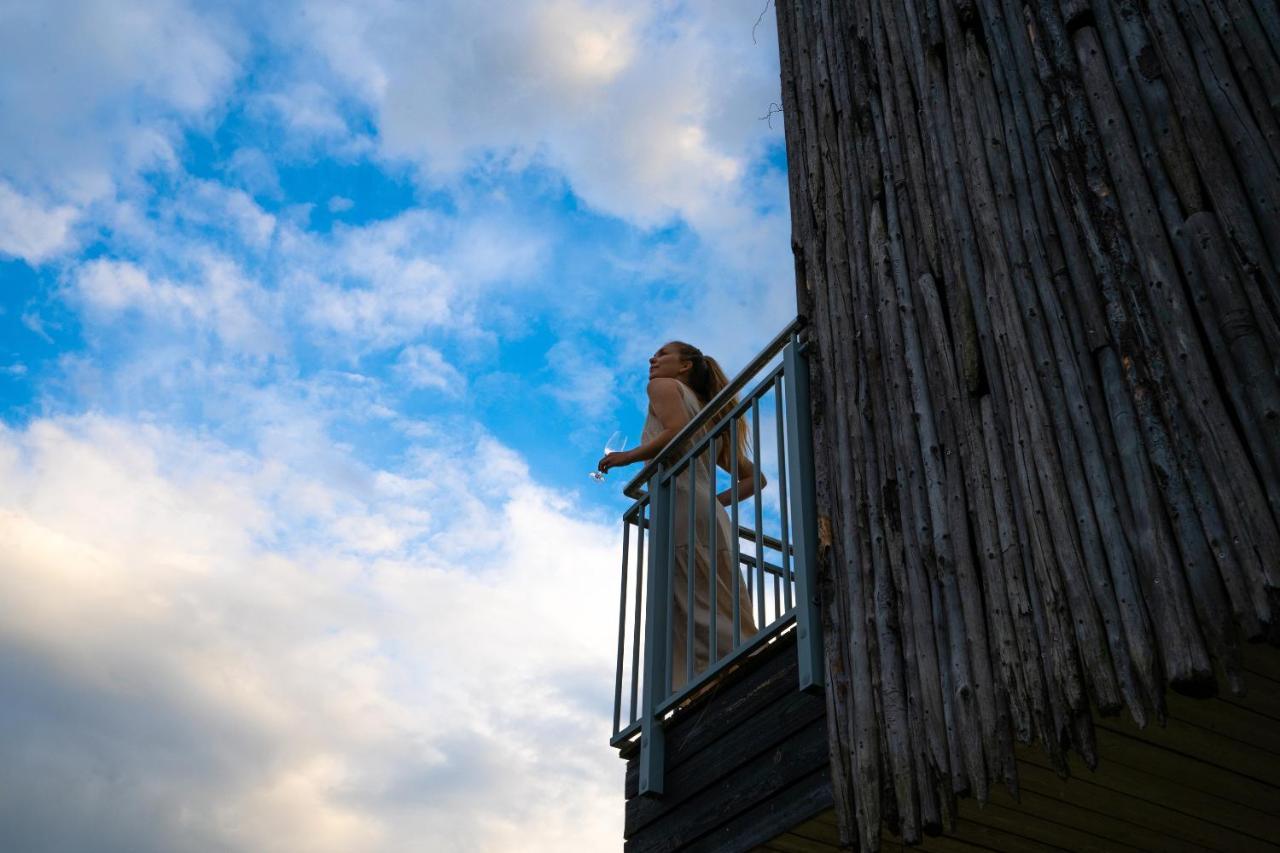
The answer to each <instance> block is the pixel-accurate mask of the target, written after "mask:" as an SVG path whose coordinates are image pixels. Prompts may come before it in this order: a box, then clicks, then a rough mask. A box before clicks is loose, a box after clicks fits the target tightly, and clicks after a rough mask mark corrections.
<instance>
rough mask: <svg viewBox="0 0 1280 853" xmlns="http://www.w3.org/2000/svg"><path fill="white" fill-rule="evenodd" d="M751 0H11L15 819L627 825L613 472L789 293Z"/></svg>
mask: <svg viewBox="0 0 1280 853" xmlns="http://www.w3.org/2000/svg"><path fill="white" fill-rule="evenodd" d="M760 5H761V4H758V3H750V4H748V3H744V2H742V0H723V2H721V0H694V2H689V3H681V2H652V3H645V4H637V3H635V2H628V1H627V0H599V2H596V0H530V2H524V0H504V2H502V3H499V4H485V3H474V2H464V0H428V2H399V0H353V2H343V0H313V1H312V2H301V3H297V2H283V1H282V2H272V3H267V4H258V3H250V2H221V3H201V2H194V0H192V2H189V0H71V1H70V2H61V0H56V1H55V0H0V696H2V697H3V698H2V699H0V849H4V850H15V851H32V853H35V852H36V851H86V850H93V851H103V853H109V851H121V853H124V852H125V851H129V853H147V851H266V852H267V853H273V852H274V851H281V853H291V851H299V852H300V853H301V851H306V853H317V852H318V853H323V851H341V852H342V853H347V851H405V850H458V851H509V850H510V851H516V850H518V851H566V850H586V851H596V850H601V851H605V850H617V849H620V847H621V826H622V769H623V765H622V763H621V762H620V761H619V760H618V759H617V757H616V755H615V754H614V753H613V752H612V751H611V750H610V749H609V747H608V744H607V741H608V737H609V733H610V722H611V721H610V714H611V692H612V684H613V655H614V649H613V645H612V644H613V637H615V636H616V634H615V630H616V629H615V625H614V619H615V614H616V607H617V590H616V583H617V573H618V565H617V559H616V554H617V551H618V547H619V541H620V530H619V525H618V514H619V512H620V510H621V509H622V508H623V506H624V503H623V501H622V498H621V497H620V496H619V494H618V487H619V485H620V483H621V481H622V479H623V477H621V476H616V475H615V477H613V478H611V483H610V485H609V486H607V487H599V486H597V485H595V484H594V483H592V482H591V481H589V480H588V479H587V477H586V476H585V474H586V471H587V470H588V469H589V468H590V467H592V466H593V465H594V462H595V460H596V459H597V458H598V457H599V455H600V449H601V447H600V446H601V444H602V443H603V441H604V439H605V438H607V437H608V435H609V434H610V433H611V432H612V431H613V430H615V429H619V428H622V429H624V430H625V431H627V432H628V433H629V434H630V435H631V438H632V441H633V442H634V440H635V438H636V436H637V434H638V432H639V427H640V422H641V420H642V418H643V403H644V399H643V398H644V393H643V388H644V377H645V358H646V357H647V355H648V354H649V353H650V352H651V351H652V350H653V349H654V348H655V347H656V346H657V345H659V344H661V343H662V342H663V341H664V340H666V339H669V338H671V337H676V336H679V337H683V338H687V339H690V340H693V341H695V342H697V343H700V344H701V345H702V346H703V348H704V349H706V350H707V351H709V352H712V353H713V354H717V355H719V356H722V360H723V361H724V362H725V363H726V366H727V367H728V368H729V369H730V370H731V371H732V370H733V369H735V368H736V367H738V366H740V365H741V364H742V363H743V362H744V361H745V360H746V359H747V358H748V357H749V356H750V355H751V354H753V353H754V352H755V351H756V350H757V349H758V348H759V347H760V346H762V345H763V343H765V342H766V341H767V340H768V339H769V338H770V337H772V335H773V333H774V332H776V331H777V329H778V328H779V327H781V326H782V325H783V324H784V323H785V321H786V320H787V319H788V318H789V317H790V315H791V314H792V313H793V311H794V303H793V296H792V293H793V289H792V287H793V285H792V271H791V261H790V252H789V249H788V224H787V208H786V205H787V199H786V177H785V162H784V157H783V139H782V129H781V122H780V121H779V120H778V118H777V117H776V116H775V117H774V119H773V120H772V122H771V123H770V122H768V121H763V120H761V117H762V116H765V115H766V114H767V113H768V112H769V110H770V105H771V103H773V102H776V101H778V100H779V94H778V92H779V84H778V70H777V47H776V40H775V38H776V37H775V31H774V26H773V19H772V10H771V9H770V10H769V11H768V12H767V13H766V14H764V15H763V17H762V18H761V19H760V20H759V22H758V23H757V16H759V15H760V13H761V9H760V8H759V6H760ZM753 30H754V32H753ZM633 470H634V469H633Z"/></svg>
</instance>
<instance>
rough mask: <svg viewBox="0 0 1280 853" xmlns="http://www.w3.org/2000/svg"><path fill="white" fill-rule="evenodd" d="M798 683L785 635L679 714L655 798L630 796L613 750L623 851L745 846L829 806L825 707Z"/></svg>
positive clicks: (633, 763)
mask: <svg viewBox="0 0 1280 853" xmlns="http://www.w3.org/2000/svg"><path fill="white" fill-rule="evenodd" d="M798 678H799V676H798V673H797V668H796V644H795V631H790V632H788V633H786V634H783V635H782V636H780V637H779V638H777V639H776V640H775V641H774V642H772V643H769V644H767V645H766V646H765V647H763V648H762V649H760V650H759V651H758V652H756V653H755V654H753V655H751V656H750V658H749V659H748V660H747V661H745V662H744V663H743V664H742V665H741V666H739V667H737V668H736V669H735V670H734V671H733V672H730V673H727V674H726V675H725V676H723V677H722V678H721V679H720V680H718V681H717V682H715V683H714V684H713V685H712V686H711V687H710V688H709V689H708V691H707V692H706V693H704V694H702V695H701V696H698V697H697V698H695V699H694V700H693V701H692V702H690V703H688V704H687V705H685V706H684V707H682V708H681V709H679V711H678V712H677V714H676V716H675V717H673V718H672V719H671V720H669V721H668V722H667V729H666V731H667V740H666V748H667V772H666V791H665V793H664V794H663V795H662V796H661V797H653V798H650V797H642V796H638V794H637V789H638V775H639V774H638V766H637V759H636V755H635V754H634V752H635V750H634V747H632V748H631V750H626V749H624V750H623V752H622V754H623V756H624V757H626V758H627V759H628V760H627V776H626V797H627V805H626V822H625V827H624V836H625V838H626V846H625V850H626V853H649V851H666V850H691V851H693V850H749V849H751V848H752V847H755V846H757V845H759V844H761V843H763V842H765V841H767V840H768V839H771V838H774V837H776V836H778V835H781V834H782V833H783V832H784V831H786V830H787V829H789V828H791V827H794V826H797V825H799V824H802V823H804V822H805V821H807V820H809V819H810V818H812V817H814V816H816V815H818V814H819V813H821V812H822V811H823V810H824V809H828V808H830V806H831V781H830V778H829V774H828V769H827V768H828V762H827V724H826V706H825V703H824V700H823V698H822V696H821V694H819V695H812V694H808V693H801V692H800V691H799V690H798V689H797V682H798Z"/></svg>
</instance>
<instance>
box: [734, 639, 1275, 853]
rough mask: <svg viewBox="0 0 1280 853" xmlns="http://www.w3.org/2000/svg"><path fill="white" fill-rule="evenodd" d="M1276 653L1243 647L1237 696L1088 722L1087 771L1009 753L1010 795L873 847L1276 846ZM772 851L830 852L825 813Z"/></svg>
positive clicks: (966, 803)
mask: <svg viewBox="0 0 1280 853" xmlns="http://www.w3.org/2000/svg"><path fill="white" fill-rule="evenodd" d="M1277 665H1280V654H1277V653H1275V652H1274V651H1272V650H1270V649H1264V648H1258V647H1254V648H1252V649H1249V650H1247V651H1246V655H1245V662H1244V666H1245V679H1246V682H1247V684H1248V688H1249V690H1248V693H1247V694H1246V695H1244V696H1238V697H1237V696H1229V697H1219V698H1213V699H1190V698H1186V697H1182V696H1171V697H1170V700H1169V706H1168V713H1169V718H1168V721H1167V723H1166V724H1165V725H1163V726H1161V725H1150V726H1148V727H1147V728H1146V729H1145V730H1140V729H1138V728H1137V727H1136V726H1135V725H1133V723H1132V722H1130V721H1128V720H1125V719H1123V718H1118V717H1110V718H1103V719H1100V720H1099V721H1098V723H1097V730H1096V734H1097V742H1098V753H1099V760H1098V767H1097V770H1096V771H1093V770H1090V769H1089V768H1088V767H1086V766H1085V764H1084V762H1083V761H1081V760H1080V758H1079V757H1078V756H1072V757H1071V758H1070V761H1069V766H1068V768H1067V769H1068V772H1069V776H1066V777H1064V776H1061V775H1059V770H1058V768H1056V767H1055V763H1054V762H1053V761H1051V760H1049V758H1048V757H1047V756H1046V755H1045V752H1044V750H1043V749H1040V748H1039V747H1019V748H1018V749H1017V750H1016V753H1015V754H1016V759H1017V763H1018V781H1019V787H1020V793H1019V797H1018V799H1017V800H1015V799H1014V797H1013V796H1012V795H1011V794H1010V793H1009V792H1008V791H1007V790H1005V789H1004V788H1003V787H997V788H996V789H994V790H993V791H992V792H991V796H990V799H989V800H988V802H987V803H986V804H985V805H980V804H979V803H978V802H977V801H976V800H974V799H972V798H966V799H962V800H960V801H959V803H958V809H957V816H956V825H955V827H954V829H953V830H952V831H950V832H948V833H946V835H945V836H937V837H930V836H925V837H924V838H923V839H922V842H921V844H920V845H919V846H918V847H917V846H904V845H903V844H902V839H901V838H900V837H898V836H896V835H894V834H893V833H892V832H890V831H887V830H886V831H885V833H884V834H883V836H882V839H881V849H882V850H889V851H898V850H904V851H909V850H922V851H939V853H978V851H984V850H999V851H1031V853H1041V851H1061V850H1070V851H1087V850H1093V851H1106V853H1110V851H1122V853H1129V851H1136V850H1141V851H1149V850H1159V851H1221V853H1248V851H1258V853H1265V852H1266V851H1270V853H1277V851H1280V672H1277V671H1276V666H1277ZM726 849H731V848H726ZM757 849H758V850H760V851H776V852H777V853H832V851H835V850H838V849H840V847H839V834H838V830H837V827H836V819H835V813H834V812H833V811H831V810H828V811H826V812H824V813H822V814H820V815H818V816H816V817H814V818H812V819H810V820H808V821H804V822H803V823H800V824H797V825H796V826H794V827H792V828H790V829H789V830H788V831H787V832H785V833H781V834H779V835H778V836H777V837H775V838H773V839H771V840H770V841H769V842H767V843H766V844H763V845H761V846H760V847H758V848H757Z"/></svg>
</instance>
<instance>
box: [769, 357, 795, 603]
mask: <svg viewBox="0 0 1280 853" xmlns="http://www.w3.org/2000/svg"><path fill="white" fill-rule="evenodd" d="M773 411H774V418H773V420H774V426H775V427H777V429H776V430H775V431H776V432H777V434H778V508H779V515H781V517H782V537H781V538H782V601H783V603H784V604H786V607H787V610H790V609H791V537H790V530H789V529H788V526H787V525H788V518H787V510H788V507H787V448H786V443H785V440H784V437H783V429H782V424H783V421H784V420H785V417H784V413H783V397H782V374H781V373H779V374H778V377H777V378H776V379H774V380H773Z"/></svg>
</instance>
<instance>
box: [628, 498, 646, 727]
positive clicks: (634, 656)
mask: <svg viewBox="0 0 1280 853" xmlns="http://www.w3.org/2000/svg"><path fill="white" fill-rule="evenodd" d="M648 510H649V501H648V499H647V498H646V499H645V500H644V502H643V503H641V504H640V511H639V512H638V513H637V514H636V522H637V524H636V614H635V617H634V618H633V619H632V623H631V630H632V635H631V722H633V723H634V722H635V721H636V705H637V703H638V702H639V693H640V623H641V622H642V621H644V616H643V613H644V611H643V609H642V607H643V602H644V590H645V586H644V566H645V563H644V537H645V533H644V528H645V513H646V512H648ZM646 641H647V638H646Z"/></svg>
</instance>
